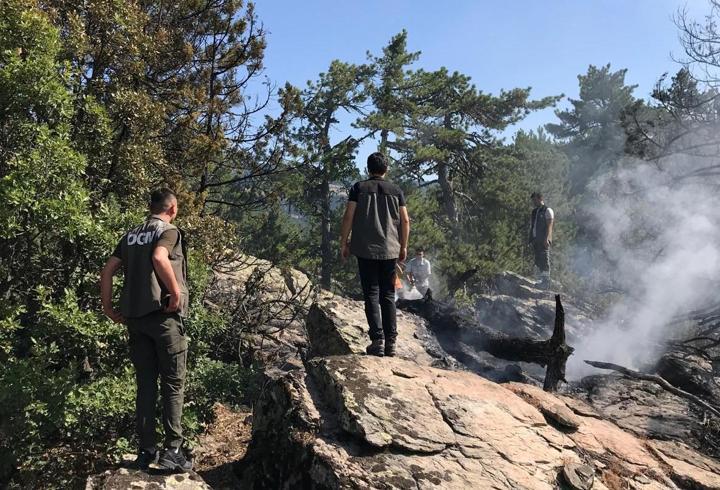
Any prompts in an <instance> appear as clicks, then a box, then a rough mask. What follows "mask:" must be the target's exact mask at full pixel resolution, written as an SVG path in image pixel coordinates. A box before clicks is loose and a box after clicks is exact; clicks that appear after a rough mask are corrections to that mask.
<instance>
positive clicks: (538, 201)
mask: <svg viewBox="0 0 720 490" xmlns="http://www.w3.org/2000/svg"><path fill="white" fill-rule="evenodd" d="M530 199H531V200H532V203H533V206H534V209H533V212H532V215H531V216H530V237H529V242H530V244H531V245H532V247H533V252H534V255H535V265H536V266H537V268H538V269H539V270H540V286H541V287H544V288H547V287H549V286H550V244H551V243H552V232H553V224H554V222H555V213H554V212H553V210H552V209H550V208H549V207H547V206H546V205H545V200H544V199H543V195H542V194H541V193H540V192H533V193H532V194H531V196H530Z"/></svg>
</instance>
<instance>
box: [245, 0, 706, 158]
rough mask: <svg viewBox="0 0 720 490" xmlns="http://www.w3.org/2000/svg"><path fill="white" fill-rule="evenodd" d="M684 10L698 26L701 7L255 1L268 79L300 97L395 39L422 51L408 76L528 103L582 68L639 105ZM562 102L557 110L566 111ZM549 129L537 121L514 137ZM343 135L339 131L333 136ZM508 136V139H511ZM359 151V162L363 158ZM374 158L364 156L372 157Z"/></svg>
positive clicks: (648, 2)
mask: <svg viewBox="0 0 720 490" xmlns="http://www.w3.org/2000/svg"><path fill="white" fill-rule="evenodd" d="M679 8H686V9H687V10H688V11H689V12H690V13H691V14H692V16H693V17H695V18H697V19H698V20H701V19H702V17H703V16H704V15H705V14H706V13H707V11H708V3H707V1H706V0H689V1H679V0H574V1H571V0H544V1H541V0H534V1H532V0H515V1H513V0H505V1H496V0H493V1H490V0H483V1H481V0H475V1H473V0H446V1H445V2H439V1H428V0H416V1H411V0H394V1H391V0H385V1H381V0H364V1H360V0H356V1H350V0H334V1H332V0H305V1H297V0H296V1H290V0H287V1H281V0H257V3H256V10H257V14H258V16H259V18H260V20H261V21H262V22H263V24H264V26H265V28H266V30H267V31H268V32H269V35H268V48H267V51H266V57H265V64H266V71H265V73H266V75H267V76H268V77H269V78H270V80H271V81H273V82H274V83H277V84H278V85H281V84H283V83H284V82H285V81H289V82H291V83H293V84H295V85H297V86H301V87H303V86H304V85H305V82H306V81H307V80H309V79H314V78H316V77H317V74H318V73H320V72H321V71H324V70H326V69H327V67H328V65H329V64H330V61H331V60H333V59H340V60H343V61H349V62H356V63H362V62H364V61H365V59H366V55H365V53H366V51H368V50H370V51H372V52H373V53H380V51H381V49H382V47H383V46H384V45H385V44H387V42H388V40H389V39H390V38H391V37H392V36H393V35H394V34H396V33H398V32H400V31H401V30H402V29H406V30H407V31H408V47H409V49H410V50H412V51H422V55H421V57H420V60H419V61H418V62H417V63H416V65H415V66H416V67H422V68H424V69H427V70H432V69H437V68H440V67H442V66H445V67H447V68H448V69H449V70H451V71H453V70H458V71H460V72H462V73H465V74H466V75H469V76H471V77H472V79H473V82H474V83H475V85H476V86H477V87H478V89H480V90H482V91H485V92H491V93H493V92H498V91H499V90H500V89H501V88H506V89H509V88H513V87H532V88H533V91H532V93H533V94H534V95H535V96H536V97H542V96H547V95H557V94H561V93H563V94H565V95H566V96H569V97H576V96H577V93H578V85H577V75H578V74H580V73H584V72H585V71H586V70H587V67H588V65H589V64H594V65H603V64H606V63H611V64H612V67H613V68H615V69H619V68H627V69H628V74H627V78H626V81H627V82H628V83H631V84H637V85H638V89H637V90H636V92H635V95H636V96H639V97H647V96H648V94H649V93H650V91H651V90H652V87H653V85H654V84H655V83H656V81H657V79H658V78H659V76H660V75H662V74H663V73H664V72H670V73H674V72H675V71H677V70H678V69H679V65H678V64H677V63H676V62H675V61H673V55H674V56H675V57H680V56H681V55H682V50H681V47H680V44H679V41H678V31H677V28H676V27H675V25H674V23H673V15H674V14H675V13H676V12H677V11H678V9H679ZM566 104H567V102H564V103H563V104H561V105H566ZM554 120H555V117H554V114H553V111H552V110H551V109H550V110H546V111H542V112H539V113H535V114H533V115H531V116H529V117H528V118H527V119H525V120H524V121H523V122H521V123H520V124H519V125H518V127H519V128H525V129H535V128H537V127H539V126H542V125H543V124H545V123H547V122H552V121H554ZM349 130H350V128H349V127H347V125H346V124H344V123H343V124H342V125H340V127H339V128H337V134H338V135H340V134H341V133H344V132H346V131H349ZM511 133H512V131H511V132H510V134H511ZM369 147H374V145H373V144H370V145H366V147H364V148H362V149H361V151H360V155H359V157H360V158H361V159H364V158H363V154H364V153H366V152H367V148H369ZM370 149H372V148H370Z"/></svg>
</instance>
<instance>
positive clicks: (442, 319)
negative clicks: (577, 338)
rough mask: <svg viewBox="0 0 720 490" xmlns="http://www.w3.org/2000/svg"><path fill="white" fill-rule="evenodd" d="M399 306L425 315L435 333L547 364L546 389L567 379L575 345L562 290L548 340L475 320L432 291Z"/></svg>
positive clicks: (506, 356)
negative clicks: (570, 341) (568, 339)
mask: <svg viewBox="0 0 720 490" xmlns="http://www.w3.org/2000/svg"><path fill="white" fill-rule="evenodd" d="M398 306H399V307H400V308H401V309H403V310H405V311H409V312H411V313H415V314H416V315H419V316H421V317H423V318H425V319H426V320H427V321H428V325H429V327H430V330H432V331H433V332H434V333H435V334H436V335H437V334H442V335H445V336H447V335H457V336H459V337H461V338H462V339H463V341H464V342H465V343H467V344H469V345H472V346H473V347H475V348H477V349H479V350H482V351H485V352H488V353H490V354H492V355H493V356H495V357H497V358H500V359H504V360H506V361H522V362H532V363H535V364H539V365H540V366H543V367H545V368H546V372H545V382H544V384H543V388H544V389H545V391H556V390H557V388H558V386H559V384H560V382H561V381H565V365H566V363H567V360H568V357H570V354H572V352H573V348H572V347H570V346H569V345H567V343H566V341H565V340H566V339H565V310H564V308H563V305H562V302H561V301H560V295H559V294H558V295H555V327H554V329H553V334H552V337H550V338H549V339H547V340H532V339H530V338H523V337H511V336H509V335H506V334H503V333H501V332H499V331H496V330H492V329H490V328H488V327H486V326H484V325H480V324H478V323H476V322H475V321H474V319H473V317H472V314H471V313H470V312H469V311H467V310H462V309H458V308H456V307H455V306H454V305H451V304H449V303H445V302H442V301H436V300H435V299H433V297H432V294H428V295H426V297H425V298H423V299H419V300H400V301H399V302H398ZM449 353H450V354H452V352H451V351H449Z"/></svg>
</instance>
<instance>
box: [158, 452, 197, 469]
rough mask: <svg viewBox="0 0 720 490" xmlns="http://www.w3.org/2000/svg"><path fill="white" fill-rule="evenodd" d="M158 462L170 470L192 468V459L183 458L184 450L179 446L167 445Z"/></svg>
mask: <svg viewBox="0 0 720 490" xmlns="http://www.w3.org/2000/svg"><path fill="white" fill-rule="evenodd" d="M158 464H159V465H160V466H161V467H162V468H164V469H166V470H172V471H190V470H191V469H192V461H189V460H187V459H186V458H185V452H184V451H183V450H182V448H179V447H169V448H167V449H165V451H164V452H163V455H162V457H161V458H160V461H159V462H158Z"/></svg>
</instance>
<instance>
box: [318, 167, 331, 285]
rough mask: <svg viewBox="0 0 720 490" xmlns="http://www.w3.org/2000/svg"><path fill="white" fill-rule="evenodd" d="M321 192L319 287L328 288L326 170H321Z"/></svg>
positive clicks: (329, 234)
mask: <svg viewBox="0 0 720 490" xmlns="http://www.w3.org/2000/svg"><path fill="white" fill-rule="evenodd" d="M320 194H321V199H322V203H321V213H322V216H321V220H320V233H321V241H320V287H322V288H323V289H328V290H329V289H330V286H331V283H332V261H333V254H332V226H331V225H332V221H331V218H332V216H331V209H330V197H331V196H330V180H329V179H328V173H327V171H324V172H323V178H322V184H321V185H320Z"/></svg>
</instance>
